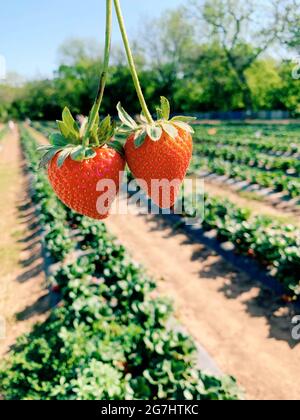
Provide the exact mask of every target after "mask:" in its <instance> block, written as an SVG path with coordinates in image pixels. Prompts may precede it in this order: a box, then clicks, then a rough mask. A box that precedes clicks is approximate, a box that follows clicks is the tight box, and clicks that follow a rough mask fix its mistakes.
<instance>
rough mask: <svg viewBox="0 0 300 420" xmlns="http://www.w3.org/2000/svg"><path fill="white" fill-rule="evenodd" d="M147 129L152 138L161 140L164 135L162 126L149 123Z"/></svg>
mask: <svg viewBox="0 0 300 420" xmlns="http://www.w3.org/2000/svg"><path fill="white" fill-rule="evenodd" d="M146 131H147V134H148V136H149V137H150V139H151V140H153V141H158V140H160V138H161V136H162V132H163V131H162V128H161V127H160V126H157V125H154V124H153V125H147V126H146Z"/></svg>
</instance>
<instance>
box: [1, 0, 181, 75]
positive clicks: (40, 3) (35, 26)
mask: <svg viewBox="0 0 300 420" xmlns="http://www.w3.org/2000/svg"><path fill="white" fill-rule="evenodd" d="M183 3H184V0H121V4H122V6H123V12H124V15H125V18H126V23H127V27H128V33H129V36H135V35H137V34H138V28H139V27H141V25H142V22H143V18H144V17H150V18H151V17H156V16H160V15H161V14H162V12H163V11H164V10H166V9H170V8H174V7H176V6H178V5H180V4H183ZM104 20H105V0H83V1H80V0H50V1H49V0H9V1H7V0H1V7H0V54H1V55H3V56H4V57H5V59H6V63H7V69H8V70H9V71H16V72H18V73H20V74H22V75H24V76H26V77H34V76H36V75H50V74H51V73H52V71H53V69H54V68H55V67H56V64H57V49H58V47H59V45H61V44H62V42H63V41H64V40H66V39H68V38H74V37H77V38H96V39H99V40H100V42H102V43H103V37H104ZM113 38H114V39H113V41H114V42H116V43H118V42H119V41H120V35H119V29H118V27H117V24H116V21H115V25H114V35H113Z"/></svg>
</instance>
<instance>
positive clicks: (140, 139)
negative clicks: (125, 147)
mask: <svg viewBox="0 0 300 420" xmlns="http://www.w3.org/2000/svg"><path fill="white" fill-rule="evenodd" d="M146 137H147V133H146V131H139V132H137V136H136V137H135V139H134V147H135V148H136V149H138V148H139V147H141V146H142V145H143V144H144V142H145V140H146Z"/></svg>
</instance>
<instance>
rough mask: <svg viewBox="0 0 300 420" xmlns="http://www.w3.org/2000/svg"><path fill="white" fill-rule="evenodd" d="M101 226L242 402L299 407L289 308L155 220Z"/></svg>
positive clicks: (124, 218) (297, 348)
mask: <svg viewBox="0 0 300 420" xmlns="http://www.w3.org/2000/svg"><path fill="white" fill-rule="evenodd" d="M106 224H107V226H108V228H109V229H110V230H111V231H112V232H113V233H114V234H115V235H116V236H117V237H118V239H119V240H120V241H121V242H122V243H124V245H125V246H126V247H127V248H128V249H129V251H130V252H131V253H132V255H133V256H134V258H135V259H136V261H138V262H140V263H142V264H143V265H145V266H146V267H147V268H148V271H149V272H150V273H151V274H153V275H154V276H155V277H156V278H157V280H158V288H159V292H160V293H162V294H164V295H166V296H169V297H171V298H172V299H173V300H174V303H175V308H176V314H177V316H178V318H179V320H180V322H181V323H182V324H183V325H185V326H186V327H187V328H188V330H189V332H190V333H191V334H192V335H193V336H194V338H195V339H196V340H197V341H198V342H199V343H201V345H203V346H204V348H206V350H207V351H208V352H209V354H210V355H211V356H212V357H213V358H214V359H215V361H216V362H217V364H218V366H219V367H220V368H221V370H222V371H223V372H224V373H229V374H231V375H233V376H235V377H236V378H237V379H238V382H239V383H240V385H242V387H243V388H244V389H245V390H246V396H247V398H249V399H256V400H260V399H265V400H267V399H272V400H288V399H294V400H297V399H299V396H300V379H299V378H300V376H299V375H300V365H299V358H300V342H296V341H293V340H292V338H291V319H292V316H293V315H294V310H293V309H292V308H291V307H288V306H286V305H283V304H282V302H281V301H280V300H279V299H278V298H276V297H275V296H274V295H273V294H272V293H271V292H270V291H269V290H265V289H263V288H262V287H261V285H260V284H258V283H257V282H256V281H255V279H252V278H250V277H248V276H247V274H245V273H244V272H239V271H237V270H236V269H235V268H234V267H233V266H231V265H230V264H229V263H227V262H226V261H225V260H223V259H222V258H221V257H220V256H218V255H216V254H215V253H214V252H212V251H211V250H210V249H208V248H206V247H205V246H203V244H201V243H195V242H193V241H192V240H190V239H189V238H188V237H187V236H186V235H185V233H184V232H183V231H178V230H174V229H173V228H172V227H171V226H169V225H168V224H166V223H165V222H163V221H162V219H161V218H159V217H158V216H151V215H134V214H131V215H130V214H126V215H111V216H110V218H109V219H107V221H106Z"/></svg>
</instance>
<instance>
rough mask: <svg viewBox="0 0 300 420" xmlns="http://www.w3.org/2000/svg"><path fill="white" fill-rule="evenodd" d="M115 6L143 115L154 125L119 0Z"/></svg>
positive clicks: (115, 0) (115, 2) (116, 0)
mask: <svg viewBox="0 0 300 420" xmlns="http://www.w3.org/2000/svg"><path fill="white" fill-rule="evenodd" d="M114 4H115V9H116V13H117V17H118V22H119V26H120V30H121V34H122V38H123V43H124V46H125V50H126V54H127V59H128V64H129V67H130V71H131V75H132V79H133V83H134V86H135V90H136V93H137V95H138V98H139V101H140V104H141V107H142V110H143V113H144V115H145V118H146V119H147V121H148V123H149V124H153V119H152V116H151V114H150V111H149V109H148V107H147V104H146V101H145V98H144V95H143V91H142V88H141V84H140V81H139V77H138V74H137V70H136V66H135V63H134V59H133V55H132V52H131V48H130V45H129V40H128V36H127V32H126V28H125V23H124V18H123V14H122V10H121V6H120V2H119V0H114Z"/></svg>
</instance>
